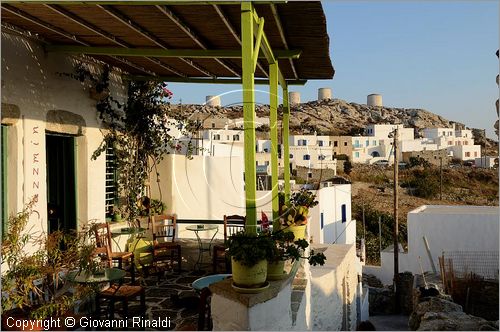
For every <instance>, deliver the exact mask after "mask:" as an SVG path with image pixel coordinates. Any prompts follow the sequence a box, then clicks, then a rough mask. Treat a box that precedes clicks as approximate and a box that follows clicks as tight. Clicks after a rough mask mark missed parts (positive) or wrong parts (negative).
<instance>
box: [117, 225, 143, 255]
mask: <svg viewBox="0 0 500 332" xmlns="http://www.w3.org/2000/svg"><path fill="white" fill-rule="evenodd" d="M145 232H146V229H145V228H143V227H139V228H138V227H122V228H115V229H112V230H111V238H112V239H113V242H114V243H115V244H116V246H117V248H118V251H124V250H122V248H121V247H120V244H119V243H118V241H116V238H117V237H120V236H123V235H127V236H128V239H127V243H126V245H128V244H130V243H132V242H134V240H135V239H136V238H138V237H141V236H142V235H143V234H144V233H145ZM127 250H128V251H131V252H133V250H130V248H125V251H127Z"/></svg>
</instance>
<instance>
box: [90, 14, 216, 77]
mask: <svg viewBox="0 0 500 332" xmlns="http://www.w3.org/2000/svg"><path fill="white" fill-rule="evenodd" d="M98 7H99V8H101V9H102V10H103V11H105V12H106V13H107V14H108V15H111V16H112V17H114V18H115V19H117V20H118V21H120V22H121V23H123V24H124V25H126V26H127V27H128V28H130V29H132V30H134V31H136V32H137V33H139V34H140V35H142V36H143V37H144V38H146V39H148V40H150V41H151V42H153V43H155V44H156V45H158V46H159V47H161V48H163V49H165V50H168V49H169V48H170V47H169V46H168V45H166V44H165V43H164V42H163V41H161V40H160V39H159V38H158V37H156V36H154V35H153V34H151V33H150V32H149V31H147V30H146V29H144V28H143V27H141V26H140V25H139V24H137V23H136V22H134V21H132V20H131V19H130V18H129V17H126V16H125V15H124V14H122V13H121V12H120V11H118V10H117V9H115V8H114V7H112V6H105V5H98ZM181 60H182V61H184V62H185V63H187V64H188V65H190V66H191V67H193V68H194V69H196V70H198V71H199V72H200V73H202V74H204V75H206V76H212V77H213V76H215V75H214V74H212V73H210V72H209V71H208V70H206V69H205V68H203V67H201V66H199V65H197V64H196V63H194V62H193V61H191V60H189V59H184V58H181Z"/></svg>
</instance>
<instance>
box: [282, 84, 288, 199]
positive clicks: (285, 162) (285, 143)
mask: <svg viewBox="0 0 500 332" xmlns="http://www.w3.org/2000/svg"><path fill="white" fill-rule="evenodd" d="M281 87H282V88H283V121H282V122H283V166H284V176H283V178H284V182H285V204H288V203H289V202H290V142H289V140H288V139H289V137H290V128H289V126H290V103H289V100H288V87H287V86H286V85H285V86H283V85H282V86H281Z"/></svg>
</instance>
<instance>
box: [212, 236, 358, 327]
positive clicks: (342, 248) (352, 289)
mask: <svg viewBox="0 0 500 332" xmlns="http://www.w3.org/2000/svg"><path fill="white" fill-rule="evenodd" d="M318 246H321V247H322V249H323V250H324V254H325V256H326V257H327V260H326V264H325V265H324V266H309V265H308V264H305V265H304V269H303V271H302V273H303V278H304V279H305V280H306V281H307V285H306V287H305V291H304V295H303V297H302V301H301V302H300V304H299V308H298V311H297V316H296V320H295V322H293V319H292V308H291V296H292V286H291V280H289V281H285V282H288V284H285V285H283V288H281V290H279V293H278V294H277V296H275V297H272V298H270V299H268V300H267V301H266V300H265V301H263V302H258V303H256V304H253V305H251V306H247V305H246V304H243V303H242V302H241V301H240V300H239V299H238V297H239V296H240V295H238V294H236V293H234V292H231V291H228V290H227V289H226V290H222V289H224V288H221V289H218V288H215V289H212V288H211V289H212V293H213V295H212V302H211V306H212V319H213V329H214V331H217V330H240V331H241V330H252V331H275V330H276V331H306V330H307V331H311V330H315V331H316V330H336V331H339V330H354V329H355V327H356V323H357V304H356V303H357V302H358V301H359V300H360V299H358V298H357V297H358V296H359V295H360V294H358V291H357V289H358V287H359V283H358V275H360V274H361V266H360V264H359V260H358V259H357V258H356V249H355V246H354V245H328V246H326V248H325V246H324V245H315V246H314V247H315V248H317V249H318ZM272 286H273V285H271V287H272ZM262 295H263V294H257V295H241V297H243V298H247V297H250V298H251V297H254V296H255V297H257V298H258V297H261V298H262ZM250 301H251V300H250Z"/></svg>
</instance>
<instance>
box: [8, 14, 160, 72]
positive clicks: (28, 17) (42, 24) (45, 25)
mask: <svg viewBox="0 0 500 332" xmlns="http://www.w3.org/2000/svg"><path fill="white" fill-rule="evenodd" d="M2 9H3V10H6V11H8V12H10V13H12V14H14V15H16V16H18V17H20V18H22V19H25V20H28V21H30V22H31V23H34V24H36V25H38V26H40V27H42V28H44V29H46V30H49V31H52V32H54V33H56V34H58V35H60V36H62V37H65V38H67V39H69V40H71V41H73V42H76V43H78V44H80V45H84V46H90V44H89V43H87V42H85V41H83V40H80V39H79V38H77V37H76V36H75V35H73V34H71V33H69V32H67V31H65V30H63V29H60V28H58V27H55V26H53V25H51V24H50V23H47V22H44V21H42V20H40V19H38V18H36V17H34V16H31V15H29V14H28V13H25V12H23V11H22V10H19V9H17V8H15V7H12V6H9V5H4V4H2ZM110 57H111V58H112V59H114V60H116V61H119V62H121V63H124V64H126V65H127V66H130V67H132V68H135V69H137V70H139V71H142V72H143V73H145V74H148V75H153V76H154V75H155V73H153V72H151V71H149V70H147V69H145V68H143V67H141V66H139V65H136V64H135V63H132V62H130V61H128V60H126V59H123V58H120V57H117V56H110Z"/></svg>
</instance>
